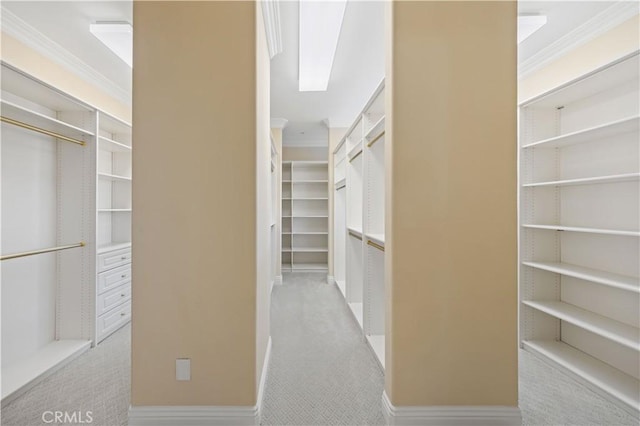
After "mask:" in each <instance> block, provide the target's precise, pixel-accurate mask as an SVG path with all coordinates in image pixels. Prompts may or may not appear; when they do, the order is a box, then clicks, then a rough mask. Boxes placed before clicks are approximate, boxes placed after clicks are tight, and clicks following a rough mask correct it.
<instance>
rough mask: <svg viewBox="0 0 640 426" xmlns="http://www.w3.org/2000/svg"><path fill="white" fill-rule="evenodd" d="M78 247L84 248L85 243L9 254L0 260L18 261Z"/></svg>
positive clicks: (0, 257)
mask: <svg viewBox="0 0 640 426" xmlns="http://www.w3.org/2000/svg"><path fill="white" fill-rule="evenodd" d="M76 247H84V242H83V241H81V242H79V243H76V244H69V245H66V246H58V247H52V248H46V249H41V250H32V251H25V252H23V253H14V254H7V255H5V256H0V260H9V259H16V258H18V257H26V256H33V255H34V254H42V253H50V252H52V251H60V250H68V249H72V248H76Z"/></svg>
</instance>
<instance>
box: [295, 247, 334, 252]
mask: <svg viewBox="0 0 640 426" xmlns="http://www.w3.org/2000/svg"><path fill="white" fill-rule="evenodd" d="M291 251H292V252H295V253H326V252H328V251H329V249H326V248H314V247H293V248H292V249H291Z"/></svg>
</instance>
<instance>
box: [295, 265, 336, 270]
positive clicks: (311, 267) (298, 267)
mask: <svg viewBox="0 0 640 426" xmlns="http://www.w3.org/2000/svg"><path fill="white" fill-rule="evenodd" d="M327 269H328V267H327V264H326V263H294V264H293V270H294V271H303V270H304V271H326V270H327Z"/></svg>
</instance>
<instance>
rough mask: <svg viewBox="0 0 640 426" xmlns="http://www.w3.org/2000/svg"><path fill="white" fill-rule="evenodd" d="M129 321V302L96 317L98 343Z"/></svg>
mask: <svg viewBox="0 0 640 426" xmlns="http://www.w3.org/2000/svg"><path fill="white" fill-rule="evenodd" d="M130 320H131V301H128V302H126V303H124V304H123V305H120V306H119V307H117V308H115V309H112V310H110V311H109V312H107V313H106V314H104V315H100V316H99V317H98V342H100V341H102V340H104V339H105V338H106V337H108V336H109V335H110V334H111V333H113V332H114V331H116V330H117V329H119V328H120V327H122V326H123V325H125V324H126V323H128V322H129V321H130Z"/></svg>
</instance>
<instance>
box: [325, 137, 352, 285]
mask: <svg viewBox="0 0 640 426" xmlns="http://www.w3.org/2000/svg"><path fill="white" fill-rule="evenodd" d="M347 130H348V129H347V128H346V127H345V128H342V127H330V128H329V147H328V149H327V155H328V161H329V189H328V190H329V241H328V242H329V257H328V261H329V264H328V265H327V266H328V273H327V274H328V275H329V276H330V277H332V276H333V274H334V272H333V210H334V209H333V196H334V195H335V192H336V187H335V183H334V177H333V173H334V171H335V165H334V163H333V150H334V149H336V146H337V145H338V143H340V141H341V140H342V138H343V137H344V134H345V133H347Z"/></svg>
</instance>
